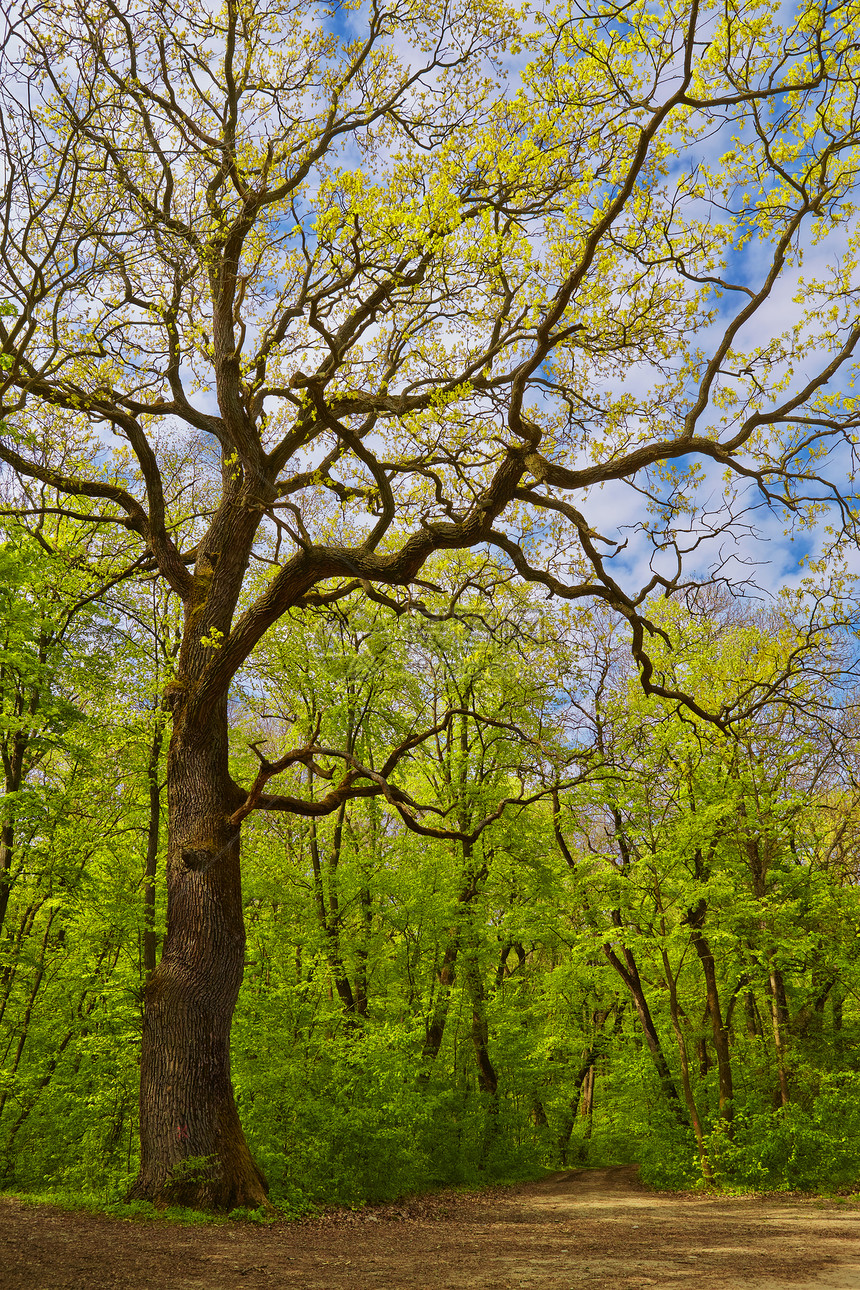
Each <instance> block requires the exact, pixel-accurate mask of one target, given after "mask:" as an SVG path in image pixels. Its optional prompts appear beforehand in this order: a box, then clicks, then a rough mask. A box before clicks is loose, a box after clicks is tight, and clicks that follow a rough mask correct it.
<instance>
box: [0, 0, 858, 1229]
mask: <svg viewBox="0 0 860 1290" xmlns="http://www.w3.org/2000/svg"><path fill="white" fill-rule="evenodd" d="M858 10H860V6H858V4H857V2H856V0H849V3H833V4H831V3H824V4H822V5H820V6H816V7H811V6H809V5H802V6H801V7H800V9H799V12H798V16H797V18H796V19H790V20H789V21H788V23H787V25H780V23H779V21H778V16H777V14H778V11H779V12H781V9H780V7H779V6H777V5H776V4H775V3H755V4H748V3H746V0H729V2H728V3H726V4H725V5H721V4H711V5H701V4H699V3H698V0H692V2H691V0H679V3H677V4H666V3H663V0H660V2H659V3H647V2H646V0H635V2H634V3H633V4H632V5H631V4H624V5H616V4H614V3H602V2H601V0H595V2H594V3H591V4H588V5H586V6H582V7H578V6H576V5H571V4H561V5H558V6H555V7H553V8H551V9H549V10H547V11H545V12H541V13H533V14H532V15H531V18H530V19H529V20H528V21H527V22H526V21H525V20H524V19H523V18H522V17H521V16H519V15H517V14H515V13H514V11H513V10H509V9H507V8H506V7H505V5H504V4H503V3H502V0H455V3H454V4H445V5H441V4H436V3H434V0H421V3H418V2H417V0H392V3H391V4H390V5H381V4H379V3H377V0H370V2H369V3H368V4H366V5H363V6H357V5H354V4H338V3H329V4H320V3H316V2H315V0H259V2H258V3H250V2H248V0H226V3H225V4H224V5H223V6H221V5H211V4H209V3H207V0H203V3H195V4H190V3H187V0H168V2H167V3H164V2H163V0H159V3H158V4H156V3H153V2H152V0H142V2H141V0H134V3H130V0H86V2H85V0H53V2H52V3H51V4H50V5H42V4H38V3H34V4H28V5H25V6H22V7H21V8H20V9H17V8H16V10H15V12H14V14H13V16H12V18H11V19H10V22H9V25H8V27H7V32H6V38H5V45H4V56H3V66H2V75H3V85H4V89H3V102H2V121H0V125H2V131H3V144H4V149H5V152H6V156H7V169H6V178H5V188H4V192H3V216H2V219H3V223H2V232H0V258H2V270H0V294H2V296H3V297H4V298H5V299H6V300H7V301H8V302H9V304H10V306H11V307H12V308H14V314H7V315H6V316H4V318H3V319H2V322H3V326H2V328H0V340H2V347H3V352H4V354H5V355H6V358H5V360H4V361H5V368H4V370H3V372H2V376H3V382H2V412H3V415H4V416H5V418H6V421H5V428H4V431H3V436H2V443H0V460H2V461H3V462H4V463H5V465H6V467H7V468H8V469H9V470H10V471H12V472H16V473H17V474H18V475H19V476H20V477H21V478H22V479H28V478H29V479H35V480H39V481H41V482H42V483H43V484H45V485H47V486H48V487H49V488H50V489H54V490H59V492H60V493H62V494H63V495H64V496H65V497H66V498H67V499H68V510H69V511H70V512H71V513H75V508H76V507H78V508H83V510H84V511H85V512H86V514H87V515H88V516H92V515H93V514H96V515H97V516H98V517H99V519H100V520H101V521H103V522H104V523H106V524H116V525H118V526H121V527H122V528H123V529H124V530H126V532H124V533H123V539H124V540H125V539H126V538H127V536H128V534H131V535H134V536H136V538H137V539H138V540H139V543H140V548H139V557H141V558H142V560H141V563H142V566H143V567H147V568H148V569H149V570H150V572H153V573H155V574H157V575H158V576H160V577H161V578H163V579H164V580H165V581H166V583H167V584H168V585H169V587H170V588H171V589H172V590H173V592H174V593H175V594H176V595H177V596H178V597H179V598H180V599H181V601H182V603H183V606H184V615H185V617H184V624H185V625H184V634H183V639H182V645H181V650H180V653H179V657H178V660H177V669H176V677H175V680H174V681H172V682H171V684H170V685H169V686H168V689H167V692H166V695H165V703H166V705H167V706H168V707H169V709H170V712H171V714H172V734H171V738H170V750H169V761H168V799H169V843H168V862H167V863H168V923H167V934H166V939H165V942H164V950H163V955H162V959H161V962H160V964H159V966H158V968H157V969H156V971H155V972H154V973H153V974H152V976H151V978H150V981H149V983H148V986H147V998H146V1019H145V1027H144V1036H143V1051H142V1066H141V1078H142V1089H141V1136H142V1162H141V1172H140V1176H139V1179H138V1182H137V1184H136V1186H135V1189H134V1194H135V1195H137V1196H141V1197H147V1198H151V1199H161V1198H165V1197H170V1196H173V1197H175V1198H177V1199H181V1200H184V1201H185V1202H187V1203H193V1204H200V1205H214V1206H227V1207H231V1206H233V1205H255V1204H257V1203H259V1202H260V1201H261V1200H262V1199H263V1198H264V1194H265V1183H264V1180H263V1178H262V1177H261V1175H260V1173H259V1171H258V1169H257V1168H256V1166H255V1164H254V1162H253V1160H252V1158H251V1155H250V1153H249V1151H248V1148H247V1146H246V1144H245V1140H244V1137H243V1134H242V1129H241V1126H240V1124H239V1119H238V1116H237V1113H236V1108H235V1104H234V1100H233V1094H232V1088H231V1084H230V1064H229V1031H230V1021H231V1016H232V1012H233V1007H234V1004H235V1001H236V997H237V993H238V990H239V985H240V982H241V977H242V967H243V947H244V929H243V920H242V904H241V893H240V869H239V839H240V832H241V822H242V820H243V819H244V818H245V817H246V816H247V815H248V813H249V812H250V811H251V810H281V811H296V812H300V813H303V814H305V815H322V814H326V813H328V812H331V811H333V810H336V809H338V808H339V807H340V806H341V805H342V803H343V802H344V801H346V800H348V799H349V798H351V797H355V796H357V795H363V796H368V795H382V796H384V797H385V798H386V799H387V800H388V802H389V804H390V806H391V808H392V809H396V810H398V811H399V812H400V813H401V815H402V816H403V819H404V821H405V823H406V825H407V826H408V827H410V828H415V829H428V830H429V829H432V827H433V826H431V825H427V824H423V823H422V822H421V819H420V815H419V813H417V812H416V811H415V809H414V804H410V802H409V801H408V800H407V799H406V798H405V796H404V795H403V793H402V791H400V790H398V788H397V785H396V783H395V770H396V764H397V756H398V755H402V754H404V753H405V752H406V751H408V749H407V748H406V747H405V746H404V748H402V749H400V750H399V753H398V754H397V755H395V754H392V757H391V758H389V762H388V764H387V765H386V767H383V768H382V771H381V772H380V771H379V770H378V769H377V770H371V769H370V768H367V767H364V766H362V765H360V764H358V763H356V762H355V761H354V760H352V761H350V760H349V759H346V760H343V759H341V760H340V762H338V759H337V758H336V756H335V753H336V752H337V750H331V752H330V754H329V755H326V754H325V753H324V752H321V751H320V750H318V749H316V748H315V747H314V745H313V744H312V743H311V744H308V745H305V746H302V747H299V748H296V749H294V750H293V751H292V752H291V753H288V754H286V755H283V756H282V757H281V758H280V759H279V760H277V761H273V762H269V761H267V760H265V759H263V760H262V761H261V768H260V773H259V775H258V776H257V779H256V781H255V783H254V784H253V785H240V784H239V783H237V782H235V781H234V779H233V778H232V777H231V774H230V772H229V768H228V706H227V699H228V691H229V687H230V683H231V680H232V678H233V677H234V676H235V675H236V673H237V670H238V669H239V668H240V667H241V666H242V664H243V662H244V661H245V660H246V659H247V658H248V657H249V655H250V653H251V651H252V650H253V649H254V647H255V645H256V644H257V642H259V641H260V640H261V638H262V637H263V635H264V634H265V632H266V630H267V629H268V628H269V627H270V626H271V625H272V624H273V623H275V622H276V621H278V619H279V618H281V616H282V615H284V614H285V613H286V611H287V610H293V611H295V610H296V609H297V608H300V607H301V606H302V605H310V604H319V603H320V602H324V601H326V600H328V601H331V600H335V599H344V598H346V597H348V596H350V595H354V594H355V595H362V594H366V595H371V596H377V597H380V596H381V597H382V598H384V599H386V600H388V601H391V602H394V603H396V604H398V605H399V606H402V607H406V606H408V605H409V604H410V603H414V602H415V600H416V599H417V598H418V597H419V596H420V587H419V586H418V581H419V580H420V575H421V571H422V569H423V568H425V566H426V565H427V562H428V561H429V560H430V559H431V557H433V555H434V553H436V552H439V551H441V550H445V549H456V548H464V547H469V546H475V545H478V544H488V545H489V546H491V547H494V548H495V549H496V551H497V552H498V555H499V558H500V559H501V560H502V561H504V562H507V563H508V565H509V566H512V567H513V568H514V569H515V570H516V571H517V572H518V573H519V574H520V575H521V576H523V577H525V578H527V579H531V580H535V581H538V582H541V583H543V584H544V585H545V586H546V587H547V589H548V590H549V591H551V592H553V593H555V594H557V595H560V596H564V597H567V598H570V599H580V598H586V599H587V598H593V597H597V598H599V599H602V600H603V601H605V602H607V603H608V604H609V605H611V606H612V607H613V608H614V609H615V610H616V611H618V612H620V613H621V614H623V615H624V616H625V617H626V618H627V619H628V620H629V621H630V623H631V624H632V627H633V639H634V649H635V652H636V654H637V658H638V661H639V663H640V667H641V672H642V678H643V681H644V682H645V684H646V687H650V688H651V689H656V690H657V691H661V692H665V689H666V688H671V687H666V686H664V685H662V684H661V681H660V677H659V676H658V675H657V674H656V673H655V672H654V671H653V669H652V666H651V664H650V661H649V659H648V656H647V652H646V649H645V641H646V633H647V629H648V624H647V622H646V621H645V619H644V617H643V614H642V613H641V612H640V607H641V606H642V605H643V602H644V599H645V597H646V596H648V595H649V594H651V593H652V592H653V591H654V590H655V589H656V588H660V587H663V588H664V589H666V590H667V591H670V590H672V589H673V588H675V587H676V586H678V585H679V584H680V581H681V579H682V577H683V576H685V575H684V569H685V557H686V556H687V555H688V554H689V552H690V551H691V550H692V551H695V550H696V549H697V548H698V547H699V546H700V545H701V544H702V543H704V542H705V540H706V539H708V538H711V539H716V538H718V537H719V534H720V533H721V532H723V531H725V530H730V529H733V527H734V526H736V525H738V524H739V523H741V521H742V520H743V512H744V510H745V508H746V507H747V506H748V505H749V504H755V505H758V506H765V507H771V508H774V509H775V510H776V511H777V512H778V513H779V514H780V515H783V514H785V515H788V516H789V517H790V516H791V515H792V514H795V515H797V516H798V517H799V518H800V519H803V518H805V517H807V516H808V515H810V514H811V513H813V511H814V510H815V508H816V507H817V506H821V505H826V504H829V503H831V502H833V501H835V502H836V504H837V507H838V506H839V504H840V500H841V498H840V491H839V488H838V487H837V486H836V484H834V483H831V482H830V481H837V482H838V481H839V480H841V481H843V482H844V479H845V477H846V474H847V473H849V472H850V470H851V468H852V465H851V463H852V461H853V433H854V431H855V429H856V425H857V414H856V412H855V409H854V403H853V401H852V400H851V399H849V398H847V397H845V394H844V391H845V390H846V389H847V388H848V384H847V376H848V372H849V369H850V368H851V365H852V363H853V353H854V348H855V345H856V343H857V339H858V336H860V323H858V320H857V315H856V293H857V286H858V284H857V280H856V272H855V251H856V244H855V242H852V240H851V237H850V236H849V234H848V233H846V232H845V221H846V218H847V217H848V216H849V215H850V214H851V213H852V212H853V202H854V199H855V186H856V168H857V145H858V105H857V94H858V88H857V87H858V83H860V66H858V64H860V56H858V49H857V46H856V40H855V34H856V30H857V25H858V19H860V12H858ZM526 59H530V61H529V62H528V63H527V66H526V70H525V71H524V72H522V74H521V75H519V74H516V75H515V73H514V72H513V71H511V68H512V67H516V66H517V65H518V64H523V63H524V62H525V60H526ZM828 238H832V239H833V242H834V247H835V249H834V253H833V255H832V256H830V255H826V256H825V259H826V260H827V261H829V264H828V268H827V272H826V273H824V274H823V275H821V276H820V280H818V279H816V278H815V277H814V275H813V277H812V278H809V279H808V280H807V281H806V283H805V286H804V288H803V290H804V291H805V293H806V299H805V302H803V303H801V304H798V305H797V306H796V308H795V312H794V314H793V315H792V313H791V308H792V306H791V295H792V284H793V287H794V289H796V288H797V265H798V262H799V259H800V257H801V254H802V251H803V248H804V247H809V246H812V245H817V246H818V248H819V250H818V253H819V254H820V248H821V246H822V245H824V246H825V247H826V246H827V245H828V243H827V239H828ZM815 239H818V242H817V243H816V242H815ZM837 252H838V254H837ZM785 284H788V285H787V286H786V285H785ZM775 300H777V301H778V304H779V308H778V309H776V310H774V308H773V305H774V301H775ZM786 304H787V306H788V309H787V312H786V310H785V309H784V305H786ZM774 317H777V319H778V321H777V324H774V321H773V320H774ZM82 423H86V424H89V425H91V426H94V427H96V428H97V432H98V434H99V435H100V436H101V440H102V442H103V444H104V446H105V452H104V453H103V454H97V455H96V458H95V459H94V462H93V466H92V469H91V470H89V471H78V472H77V473H74V474H71V473H69V472H68V471H67V470H66V469H64V467H63V464H62V462H63V458H62V443H63V436H64V433H65V427H67V426H69V427H75V429H76V430H78V431H79V429H80V426H81V424H82ZM183 434H185V435H186V436H188V435H192V436H196V437H197V439H198V441H199V444H200V452H201V454H202V456H204V457H205V454H206V452H207V451H213V450H214V451H215V452H216V453H217V456H218V460H219V461H220V478H218V479H215V477H213V482H212V484H211V487H210V488H209V495H208V499H207V502H206V505H205V506H204V507H203V508H202V510H201V511H200V512H199V513H197V514H195V515H189V514H188V511H187V508H186V506H185V504H184V501H183V498H184V493H183V487H182V480H181V479H178V480H177V479H176V478H174V476H173V475H172V473H171V471H170V470H169V469H165V460H166V457H167V455H169V451H170V448H171V445H172V444H175V442H176V440H177V437H179V436H182V435H183ZM109 450H112V452H111V451H109ZM700 463H701V464H704V468H705V470H704V474H705V475H706V476H708V477H709V478H711V479H713V478H717V479H719V477H720V475H721V474H722V475H723V477H724V478H725V480H726V481H727V482H726V483H725V485H724V488H725V493H724V495H720V496H719V497H718V498H717V500H716V501H712V503H711V505H710V508H708V507H707V506H706V505H705V504H703V503H702V504H700V502H699V500H698V495H697V493H696V473H695V468H696V466H697V465H698V464H700ZM828 463H829V464H828ZM602 485H610V486H612V487H616V488H617V487H619V486H620V485H627V486H628V490H629V502H628V503H621V502H615V501H613V505H617V506H621V507H622V509H623V510H624V513H623V514H622V515H621V520H622V522H624V521H626V522H628V523H629V524H630V525H631V526H632V527H631V534H632V535H633V536H637V537H638V539H639V540H640V543H642V544H644V546H645V548H646V558H645V565H644V567H646V574H645V577H644V578H643V577H640V579H639V584H640V585H636V584H635V581H634V583H633V585H628V584H625V582H624V578H623V574H622V573H621V572H619V571H618V570H623V569H625V568H628V569H629V567H630V565H629V563H628V564H625V561H626V560H628V556H626V555H623V554H622V551H623V536H622V534H621V532H620V530H619V531H616V533H615V534H614V535H611V536H610V537H609V538H603V537H601V536H600V534H599V532H598V531H597V528H598V527H599V526H598V524H597V523H596V520H595V518H594V516H595V514H596V513H597V512H596V511H595V506H596V507H598V508H599V507H600V506H601V499H600V491H599V490H600V486H602ZM717 491H718V493H719V488H718V490H717ZM624 508H626V509H624ZM603 509H604V510H605V509H606V508H605V507H603ZM840 514H841V516H842V520H844V521H845V522H847V523H848V524H850V523H851V522H852V516H851V513H850V507H848V505H847V504H845V505H844V506H843V509H842V510H841V512H840ZM188 533H191V534H192V536H191V537H190V538H188V542H189V544H190V545H186V546H184V544H183V535H185V534H188ZM648 549H650V550H652V551H653V553H654V558H655V563H654V566H653V567H654V572H653V574H651V573H649V572H648V571H647V554H648ZM715 549H716V548H715ZM695 558H696V559H698V556H696V557H695ZM258 561H259V562H262V563H263V564H264V565H265V566H266V567H267V568H268V570H269V573H268V578H267V580H266V581H265V583H264V585H263V587H262V590H260V589H259V586H258V578H257V574H256V569H257V567H258V566H257V564H256V562H258ZM640 567H643V566H642V565H641V563H640ZM252 568H254V570H255V574H254V577H253V578H251V579H249V577H248V573H249V570H250V569H252ZM643 583H644V585H641V584H643ZM398 589H399V590H398ZM688 701H689V702H692V703H695V700H694V699H688ZM420 734H421V732H417V733H416V735H415V738H416V739H417V738H419V737H420ZM297 762H304V763H305V764H307V765H308V766H309V767H310V773H311V777H313V776H314V775H315V774H316V773H317V772H320V773H323V774H324V775H325V776H327V777H328V778H327V780H326V784H325V790H324V791H323V792H322V793H321V795H318V796H317V797H312V796H309V797H308V798H307V799H299V798H296V797H293V796H288V795H285V794H278V793H276V792H274V791H270V789H273V788H274V787H276V785H272V784H270V781H271V780H273V779H274V778H275V777H276V775H277V773H278V771H279V769H285V768H287V767H288V766H289V765H293V764H296V763H297ZM338 764H339V765H340V766H341V770H340V771H338V772H337V773H336V774H333V768H334V767H335V766H336V765H338Z"/></svg>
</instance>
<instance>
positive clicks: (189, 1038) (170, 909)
mask: <svg viewBox="0 0 860 1290" xmlns="http://www.w3.org/2000/svg"><path fill="white" fill-rule="evenodd" d="M168 806H169V837H168V856H167V933H166V936H165V940H164V950H163V954H162V958H161V962H160V963H159V965H158V967H157V968H156V970H155V971H154V972H153V974H152V976H151V977H150V979H149V981H148V983H147V986H146V991H145V1000H146V1006H145V1014H144V1024H143V1042H142V1049H141V1087H140V1137H141V1166H140V1175H139V1177H138V1179H137V1181H136V1183H135V1185H134V1187H133V1188H132V1191H131V1193H130V1198H134V1199H144V1200H150V1201H154V1202H156V1203H165V1202H166V1203H172V1204H182V1205H189V1206H193V1207H195V1208H201V1209H221V1210H225V1209H226V1210H229V1209H233V1208H235V1207H237V1206H243V1207H252V1208H253V1207H256V1206H258V1205H260V1204H262V1203H265V1199H266V1183H265V1179H264V1178H263V1175H262V1173H261V1172H260V1170H259V1169H258V1167H257V1166H256V1164H255V1163H254V1161H253V1159H252V1157H251V1154H250V1151H249V1150H248V1146H247V1144H246V1142H245V1137H244V1134H243V1132H242V1127H241V1124H240V1123H239V1116H238V1113H237V1110H236V1104H235V1100H234V1097H233V1086H232V1083H231V1080H230V1024H231V1021H232V1018H233V1010H234V1008H235V1005H236V999H237V997H238V994H239V986H240V984H241V981H242V972H243V967H244V952H245V927H244V919H243V915H242V896H241V882H240V873H239V830H238V828H237V827H235V826H231V825H230V823H229V815H230V811H231V795H230V779H229V776H228V773H227V718H226V703H222V704H220V705H219V708H218V709H217V710H216V711H215V712H214V713H213V715H212V718H211V719H210V721H209V723H208V725H207V727H206V728H205V729H201V728H197V729H196V730H195V731H193V732H191V733H190V734H188V733H186V732H185V731H184V729H183V727H182V725H181V723H178V724H177V726H176V727H175V728H174V733H173V738H172V740H171V747H170V752H169V756H168Z"/></svg>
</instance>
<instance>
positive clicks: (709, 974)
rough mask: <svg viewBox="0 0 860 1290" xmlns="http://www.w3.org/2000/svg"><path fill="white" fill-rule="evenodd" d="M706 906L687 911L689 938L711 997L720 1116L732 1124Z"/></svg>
mask: <svg viewBox="0 0 860 1290" xmlns="http://www.w3.org/2000/svg"><path fill="white" fill-rule="evenodd" d="M706 909H707V905H706V904H705V902H704V901H700V902H699V904H698V905H697V906H696V908H695V909H691V910H689V911H688V913H687V923H688V925H689V928H690V938H691V940H692V942H693V946H694V948H695V951H696V953H697V954H698V956H699V962H700V963H701V965H702V975H703V976H704V978H705V993H706V997H707V1000H708V1013H709V1015H710V1018H711V1034H712V1035H713V1038H714V1051H715V1052H716V1054H717V1076H718V1079H719V1087H720V1115H721V1116H722V1117H723V1119H724V1120H726V1121H727V1122H728V1123H729V1124H731V1121H732V1118H733V1116H734V1096H735V1094H734V1083H733V1080H732V1062H731V1053H730V1052H729V1033H728V1030H727V1029H726V1027H725V1025H724V1023H723V1014H722V1009H721V1007H720V994H719V990H718V988H717V971H716V964H715V963H714V955H713V951H712V950H711V947H710V944H709V942H708V939H707V937H706V936H705V934H704V933H703V931H702V925H703V923H704V921H705V912H706Z"/></svg>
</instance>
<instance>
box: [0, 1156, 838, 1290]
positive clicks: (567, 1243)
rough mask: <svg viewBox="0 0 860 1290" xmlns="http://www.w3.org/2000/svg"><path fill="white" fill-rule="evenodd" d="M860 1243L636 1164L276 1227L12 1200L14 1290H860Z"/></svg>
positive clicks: (821, 1223) (773, 1202)
mask: <svg viewBox="0 0 860 1290" xmlns="http://www.w3.org/2000/svg"><path fill="white" fill-rule="evenodd" d="M858 1238H860V1198H856V1197H849V1198H820V1197H814V1196H799V1195H785V1196H781V1195H774V1194H770V1195H766V1196H750V1195H744V1196H739V1195H732V1196H730V1195H696V1194H692V1193H683V1192H653V1191H649V1190H648V1189H646V1188H645V1187H643V1186H642V1184H641V1183H640V1182H639V1180H638V1176H637V1166H635V1165H626V1166H616V1167H614V1168H607V1169H584V1170H564V1171H562V1172H559V1173H554V1174H552V1175H550V1176H549V1177H547V1178H544V1179H542V1180H541V1181H540V1182H535V1183H526V1184H522V1185H518V1186H514V1187H493V1188H488V1189H486V1190H483V1191H481V1192H470V1193H459V1192H454V1191H445V1192H440V1193H437V1194H435V1195H433V1196H431V1197H415V1198H411V1199H409V1200H406V1201H403V1202H401V1203H399V1204H395V1205H384V1206H376V1207H368V1208H366V1209H363V1210H359V1211H356V1212H350V1211H348V1210H339V1211H329V1212H327V1213H325V1214H323V1215H321V1216H320V1217H318V1218H316V1219H313V1220H311V1221H309V1222H300V1223H299V1222H286V1221H284V1222H280V1223H275V1224H273V1225H271V1226H268V1227H258V1226H255V1225H254V1224H251V1223H236V1222H229V1223H225V1224H223V1225H219V1226H216V1227H208V1226H207V1227H200V1226H192V1227H181V1226H176V1225H169V1224H166V1223H165V1224H163V1225H162V1224H153V1223H152V1222H129V1221H126V1220H122V1219H117V1218H112V1217H107V1216H104V1215H93V1214H83V1213H67V1212H64V1211H62V1210H59V1209H56V1208H53V1207H51V1206H47V1205H44V1206H41V1205H40V1206H28V1205H25V1204H23V1203H22V1202H20V1201H18V1200H15V1199H13V1198H8V1197H7V1198H4V1199H2V1200H0V1267H2V1269H3V1273H2V1281H3V1290H90V1287H93V1286H98V1287H100V1290H119V1288H120V1287H123V1288H125V1287H132V1286H134V1287H140V1286H146V1287H148V1290H167V1287H170V1290H197V1288H198V1287H200V1288H205V1290H236V1288H238V1287H242V1288H243V1290H276V1288H278V1290H280V1287H300V1288H301V1290H371V1288H377V1287H378V1288H380V1290H401V1288H402V1290H417V1288H418V1287H420V1288H421V1290H443V1288H444V1290H454V1288H455V1287H457V1288H458V1290H459V1288H460V1287H469V1288H470V1290H473V1288H474V1290H515V1288H517V1290H518V1288H519V1287H530V1288H531V1290H569V1288H570V1287H574V1286H575V1287H580V1286H581V1287H587V1288H588V1290H610V1287H611V1288H612V1290H618V1288H620V1287H625V1288H628V1287H629V1288H630V1290H632V1288H633V1287H639V1286H643V1287H644V1286H660V1287H661V1288H662V1290H679V1288H680V1287H686V1286H693V1285H697V1286H700V1287H707V1290H735V1287H741V1286H749V1287H755V1288H756V1290H776V1288H777V1287H782V1286H791V1287H796V1290H857V1287H860V1243H858Z"/></svg>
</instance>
